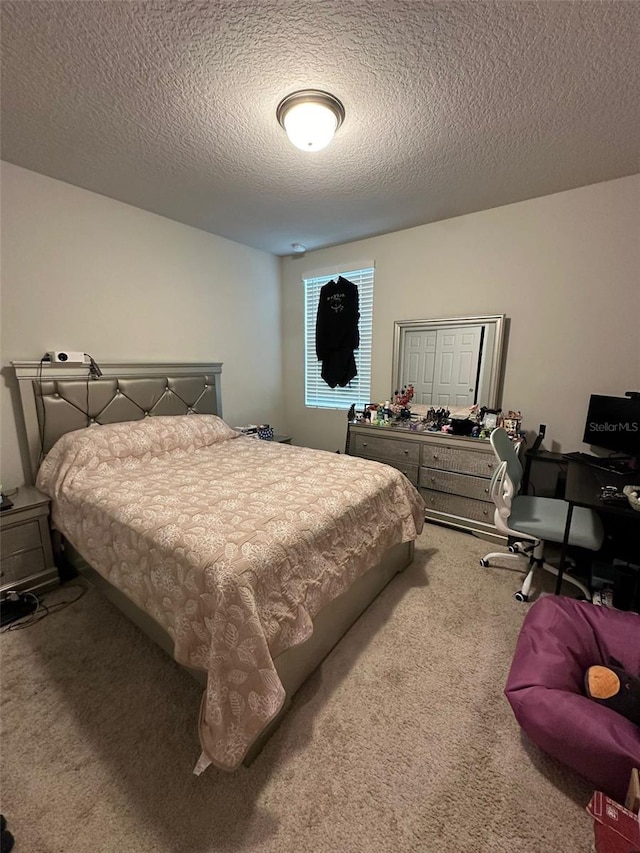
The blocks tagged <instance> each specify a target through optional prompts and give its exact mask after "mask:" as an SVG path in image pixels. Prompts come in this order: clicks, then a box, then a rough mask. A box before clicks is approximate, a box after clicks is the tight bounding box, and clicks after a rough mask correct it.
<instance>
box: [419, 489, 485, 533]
mask: <svg viewBox="0 0 640 853" xmlns="http://www.w3.org/2000/svg"><path fill="white" fill-rule="evenodd" d="M420 494H421V495H422V497H423V499H424V503H425V506H426V507H427V509H431V510H436V511H437V512H444V513H448V514H449V515H455V516H457V517H458V518H462V519H465V518H470V519H473V520H474V521H482V522H484V523H485V524H491V525H492V524H493V515H494V509H495V508H494V506H493V504H492V503H491V504H488V503H484V502H483V501H476V500H474V499H473V498H465V497H462V496H461V495H450V494H448V493H447V492H437V491H435V490H433V489H425V488H421V489H420Z"/></svg>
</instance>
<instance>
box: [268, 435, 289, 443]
mask: <svg viewBox="0 0 640 853" xmlns="http://www.w3.org/2000/svg"><path fill="white" fill-rule="evenodd" d="M271 440H272V441H277V442H279V443H280V444H291V436H290V435H278V434H277V433H276V434H275V435H274V436H273V438H272V439H271Z"/></svg>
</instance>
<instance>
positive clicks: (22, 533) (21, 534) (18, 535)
mask: <svg viewBox="0 0 640 853" xmlns="http://www.w3.org/2000/svg"><path fill="white" fill-rule="evenodd" d="M40 545H42V537H41V536H40V525H39V523H38V521H37V520H35V519H34V520H32V521H25V522H23V523H22V524H15V525H12V526H11V527H8V528H6V529H4V530H2V531H0V549H1V550H2V557H3V562H4V559H5V558H6V557H8V556H9V555H11V554H15V553H16V552H18V551H26V550H27V549H28V548H37V547H38V546H40Z"/></svg>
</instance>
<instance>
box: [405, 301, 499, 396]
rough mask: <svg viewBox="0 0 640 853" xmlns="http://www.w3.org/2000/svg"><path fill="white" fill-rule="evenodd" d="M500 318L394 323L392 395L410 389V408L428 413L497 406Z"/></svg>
mask: <svg viewBox="0 0 640 853" xmlns="http://www.w3.org/2000/svg"><path fill="white" fill-rule="evenodd" d="M504 337H505V315H504V314H492V315H484V316H476V317H454V318H451V317H450V318H446V319H441V320H428V319H427V320H398V321H396V323H395V324H394V334H393V374H392V376H393V389H392V390H393V391H395V390H396V389H400V388H402V387H404V386H406V385H413V388H414V395H415V396H414V398H413V403H414V404H417V405H424V406H433V407H434V408H440V407H446V408H451V407H452V406H471V405H473V404H474V403H477V404H478V405H480V406H486V407H487V408H489V409H496V408H498V407H499V405H500V390H501V367H502V359H503V347H504Z"/></svg>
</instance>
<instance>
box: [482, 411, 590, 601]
mask: <svg viewBox="0 0 640 853" xmlns="http://www.w3.org/2000/svg"><path fill="white" fill-rule="evenodd" d="M491 446H492V447H493V451H494V453H495V455H496V457H497V458H498V461H499V462H500V464H499V465H498V467H497V469H496V470H495V472H494V474H493V477H492V478H491V485H490V488H489V492H490V494H491V499H492V500H493V502H494V503H495V505H496V509H495V513H494V524H495V526H496V527H497V529H498V530H499V531H500V533H503V534H504V535H505V536H508V537H510V538H515V539H516V542H514V543H513V544H512V545H510V546H509V553H504V552H498V551H496V552H493V553H491V554H487V555H486V557H484V558H483V559H481V560H480V565H481V566H485V567H486V566H490V565H491V562H490V561H492V560H495V559H498V558H499V559H500V560H506V561H507V562H508V563H522V562H523V560H525V559H526V560H527V563H528V567H529V570H528V572H527V575H526V577H525V579H524V583H523V584H522V587H521V589H520V590H519V591H518V592H516V594H515V597H516V599H517V600H518V601H528V600H529V591H530V589H531V583H532V581H533V576H534V572H535V571H536V570H537V569H545V571H547V572H551V574H553V575H556V576H557V574H558V570H557V569H556V568H555V567H554V566H551V565H549V563H545V561H544V557H543V552H544V543H545V542H558V543H561V542H562V541H563V539H564V528H565V525H566V521H567V511H568V508H569V505H568V504H567V503H565V501H563V500H558V499H556V498H537V497H530V496H529V495H519V494H518V492H519V490H520V485H521V483H522V475H523V469H522V465H521V464H520V460H519V458H518V454H517V453H516V451H515V449H514V446H513V443H512V442H511V439H510V438H509V436H508V434H507V432H506V430H504V429H502V428H501V427H500V428H498V429H495V430H494V431H493V432H492V433H491ZM603 539H604V530H603V528H602V523H601V521H600V519H599V518H598V515H597V514H596V513H595V512H593V511H592V510H590V509H584V508H583V507H575V508H574V510H573V517H572V520H571V531H570V533H569V545H574V546H577V547H580V548H586V549H587V550H589V551H597V550H598V549H599V548H600V546H601V545H602V540H603ZM564 579H565V580H566V581H568V582H569V583H572V584H573V585H574V586H577V587H578V589H579V590H580V592H581V593H582V594H583V596H584V597H585V598H586V600H587V601H590V600H591V593H590V592H589V590H588V589H587V587H586V586H584V584H582V583H580V581H579V580H577V579H576V578H574V577H571V575H568V574H566V573H565V575H564Z"/></svg>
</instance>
